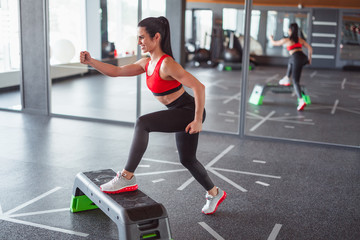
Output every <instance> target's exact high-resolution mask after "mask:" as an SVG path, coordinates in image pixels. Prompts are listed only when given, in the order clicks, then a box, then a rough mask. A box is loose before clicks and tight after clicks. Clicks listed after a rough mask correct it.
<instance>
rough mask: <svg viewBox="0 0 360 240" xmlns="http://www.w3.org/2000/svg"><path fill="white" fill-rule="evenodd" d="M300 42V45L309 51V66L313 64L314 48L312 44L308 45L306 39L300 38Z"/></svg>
mask: <svg viewBox="0 0 360 240" xmlns="http://www.w3.org/2000/svg"><path fill="white" fill-rule="evenodd" d="M299 39H300V40H299V41H300V43H301V44H302V45H304V47H306V48H307V50H308V59H309V64H311V58H312V52H313V49H312V47H311V46H310V44H308V43H307V42H306V41H305V40H304V39H302V38H299Z"/></svg>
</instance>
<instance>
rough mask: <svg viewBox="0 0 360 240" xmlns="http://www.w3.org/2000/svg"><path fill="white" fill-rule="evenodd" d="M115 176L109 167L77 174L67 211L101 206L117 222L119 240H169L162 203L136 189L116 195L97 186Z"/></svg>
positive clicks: (168, 226)
mask: <svg viewBox="0 0 360 240" xmlns="http://www.w3.org/2000/svg"><path fill="white" fill-rule="evenodd" d="M115 176H116V173H115V172H114V171H113V170H112V169H104V170H99V171H91V172H81V173H78V174H77V175H76V177H75V182H74V187H73V196H72V200H71V205H70V211H71V212H73V213H76V212H80V211H85V210H91V209H97V208H100V209H101V210H102V211H103V212H104V213H105V214H106V215H107V216H108V217H110V218H111V220H113V221H114V222H115V223H116V225H117V227H118V231H119V239H120V240H128V239H140V240H142V239H146V240H152V239H167V240H169V239H172V238H171V232H170V224H169V220H168V215H167V211H166V209H165V207H164V206H163V205H162V204H161V203H157V202H156V201H154V200H153V199H151V198H150V197H149V196H147V195H146V194H145V193H143V192H142V191H140V190H139V189H138V190H136V191H132V192H125V193H119V194H106V193H104V192H102V191H101V190H100V185H102V184H104V183H106V182H108V181H110V180H111V179H113V178H114V177H115Z"/></svg>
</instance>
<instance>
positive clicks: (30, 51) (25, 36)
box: [19, 0, 50, 115]
mask: <svg viewBox="0 0 360 240" xmlns="http://www.w3.org/2000/svg"><path fill="white" fill-rule="evenodd" d="M19 3H20V29H21V32H20V37H21V51H22V54H21V65H22V70H21V71H22V79H21V81H22V91H21V94H22V107H23V111H24V112H30V113H36V114H42V115H49V113H50V106H49V104H50V97H49V66H48V65H49V64H48V36H47V28H48V26H47V22H48V21H47V19H48V1H46V0H42V1H40V0H20V2H19Z"/></svg>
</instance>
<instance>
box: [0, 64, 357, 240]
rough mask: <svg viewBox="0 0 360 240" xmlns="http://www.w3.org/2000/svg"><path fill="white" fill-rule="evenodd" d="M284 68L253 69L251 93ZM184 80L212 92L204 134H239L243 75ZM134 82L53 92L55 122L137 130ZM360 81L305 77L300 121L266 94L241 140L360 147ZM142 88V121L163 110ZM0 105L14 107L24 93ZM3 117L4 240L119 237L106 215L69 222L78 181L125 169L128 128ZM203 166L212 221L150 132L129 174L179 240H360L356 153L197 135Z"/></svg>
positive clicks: (250, 112) (89, 83)
mask: <svg viewBox="0 0 360 240" xmlns="http://www.w3.org/2000/svg"><path fill="white" fill-rule="evenodd" d="M285 70H286V69H285V68H284V67H264V66H258V67H257V68H256V69H255V70H254V71H250V72H249V82H248V85H249V86H248V95H249V96H250V94H251V91H252V89H253V86H254V85H255V84H266V83H276V82H277V81H278V80H279V79H280V78H281V77H282V76H283V74H284V73H285ZM189 71H190V72H191V73H193V74H194V75H195V76H196V77H197V78H199V79H200V80H201V81H202V82H203V83H204V84H205V85H206V87H207V93H206V94H207V102H206V109H207V119H206V122H205V125H204V128H205V129H207V130H213V131H219V132H237V130H238V129H237V128H238V125H239V122H238V121H239V118H238V112H239V100H240V84H239V82H240V79H241V71H225V72H219V71H217V70H216V69H202V68H191V69H189ZM75 80H76V81H75ZM134 80H135V78H133V79H129V81H127V80H126V79H124V80H121V81H119V80H118V79H113V78H107V77H104V76H102V75H99V74H90V75H85V76H84V77H82V78H78V77H75V78H70V79H66V80H64V81H60V82H56V83H54V84H53V88H52V109H53V112H54V113H57V114H65V115H66V114H68V115H73V114H76V115H77V116H87V117H95V118H99V117H103V118H106V119H110V120H122V121H130V122H131V121H134V120H135V119H134V118H135V117H134V116H135V108H134V106H135V105H136V97H135V96H136V91H135V88H136V82H135V81H134ZM358 80H359V77H358V74H354V72H343V71H338V70H314V69H310V68H305V69H304V71H303V75H302V81H301V83H302V84H304V85H305V86H306V90H307V91H308V94H309V96H310V97H311V101H312V104H311V105H309V106H308V107H307V108H306V110H305V111H304V112H300V113H299V112H297V111H296V97H295V96H294V94H274V93H272V92H268V93H267V94H266V96H265V98H264V101H263V104H262V105H252V104H248V105H247V117H246V134H248V135H253V136H270V137H278V138H290V139H300V140H310V141H317V142H327V143H335V144H341V145H342V144H344V145H351V146H359V145H360V134H357V133H358V132H360V125H359V116H360V108H359V107H358V106H359V100H360V95H359V89H360V84H359V81H358ZM143 90H144V91H143V92H142V110H143V113H146V112H152V111H156V110H159V109H161V108H162V106H161V105H160V104H158V103H157V102H156V101H155V100H154V98H153V96H152V95H151V93H150V92H149V91H148V90H147V89H146V86H143ZM124 99H125V100H124ZM0 100H1V105H2V106H8V107H10V108H16V107H18V103H17V102H18V101H19V93H18V92H16V91H13V92H8V93H2V94H0ZM0 114H1V118H0V132H1V136H2V138H0V146H1V151H0V164H1V166H2V167H1V168H0V173H1V176H2V177H3V181H2V183H1V184H0V192H1V194H0V239H117V226H116V225H115V223H113V222H112V221H111V220H110V219H109V218H108V217H107V216H106V215H105V214H103V213H102V212H101V210H91V211H87V212H80V213H76V214H73V213H71V212H70V211H69V206H70V200H71V195H72V188H73V183H74V179H75V176H76V174H77V173H78V172H86V171H94V170H100V169H108V168H112V169H114V170H115V171H118V170H120V169H121V168H122V167H123V165H124V163H125V161H126V159H127V154H128V150H129V148H130V143H131V138H132V132H133V128H132V127H131V126H124V125H119V124H111V123H99V122H89V121H80V120H71V119H63V118H55V117H46V116H37V115H30V114H24V113H15V112H1V113H0ZM198 158H199V160H200V161H201V162H202V163H203V164H204V165H205V166H206V168H207V169H208V171H209V174H210V177H211V178H212V179H213V181H214V182H215V184H216V185H218V186H219V187H221V188H222V189H224V190H225V191H226V192H227V193H228V198H227V199H226V200H225V201H224V203H223V204H222V205H220V207H219V209H218V211H217V212H216V214H214V215H212V216H205V215H204V214H202V213H201V208H202V206H203V204H204V203H205V198H204V195H205V191H204V190H203V189H202V188H201V186H200V185H199V184H198V183H196V182H191V183H189V182H188V179H189V178H190V177H191V176H190V174H189V172H188V171H186V170H185V169H184V168H183V167H182V166H181V165H180V164H179V162H178V156H177V152H176V146H175V142H174V136H173V134H162V133H152V134H151V138H150V144H149V147H148V149H147V152H146V154H145V156H144V159H143V160H142V162H141V165H140V166H139V168H138V170H137V172H136V174H137V176H138V177H137V179H138V183H139V186H140V189H141V190H142V191H143V192H145V193H147V194H148V195H149V196H150V197H151V198H153V199H154V200H156V201H158V202H160V203H162V204H163V205H164V206H165V208H166V209H167V211H168V215H169V220H170V225H171V231H172V234H173V238H174V239H194V240H195V239H199V240H200V239H201V240H203V239H236V240H237V239H270V240H274V239H360V229H359V225H360V210H359V207H358V206H359V204H360V200H359V199H360V189H359V187H358V185H359V183H360V175H359V168H360V151H359V149H356V148H343V147H330V146H322V145H315V144H305V143H295V142H293V143H291V142H283V141H266V140H264V141H260V140H257V141H254V140H249V139H245V140H241V139H239V138H238V137H236V136H231V135H224V134H219V133H202V134H201V137H200V142H199V147H198ZM159 160H160V161H161V163H160V162H159ZM153 172H159V174H157V175H152V174H151V173H153Z"/></svg>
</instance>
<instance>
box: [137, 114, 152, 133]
mask: <svg viewBox="0 0 360 240" xmlns="http://www.w3.org/2000/svg"><path fill="white" fill-rule="evenodd" d="M135 129H142V130H146V131H149V120H148V119H147V117H146V116H140V117H139V118H138V119H136V122H135Z"/></svg>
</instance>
